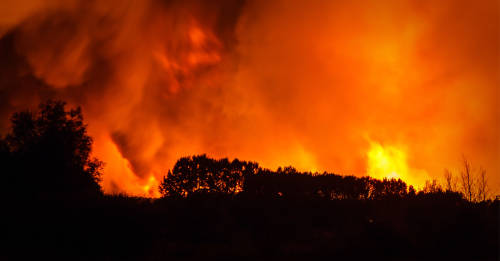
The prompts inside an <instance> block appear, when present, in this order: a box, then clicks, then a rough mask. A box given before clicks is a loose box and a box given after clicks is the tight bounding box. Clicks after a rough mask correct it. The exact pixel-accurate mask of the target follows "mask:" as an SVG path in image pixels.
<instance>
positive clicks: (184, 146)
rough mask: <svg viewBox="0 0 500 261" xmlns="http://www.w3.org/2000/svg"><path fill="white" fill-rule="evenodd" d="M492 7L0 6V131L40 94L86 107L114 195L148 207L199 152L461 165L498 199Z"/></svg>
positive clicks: (436, 169)
mask: <svg viewBox="0 0 500 261" xmlns="http://www.w3.org/2000/svg"><path fill="white" fill-rule="evenodd" d="M498 5H499V4H498V2H497V1H494V0H492V1H480V2H477V3H472V2H470V1H451V0H450V1H440V2H435V1H410V0H408V1H385V2H379V1H369V2H366V1H293V0H292V1H290V0H287V1H284V0H283V1H280V0H276V1H249V2H245V1H230V0H219V1H210V2H207V1H154V0H148V1H128V0H126V1H79V0H73V1H43V0H31V1H28V0H24V1H3V2H2V3H1V4H0V10H3V11H0V37H1V39H0V116H1V117H2V118H1V120H2V122H1V123H0V131H2V132H5V131H6V130H7V128H8V121H7V120H8V115H9V114H10V113H11V112H13V111H16V110H21V109H24V108H27V107H28V108H33V107H34V106H36V104H37V103H38V102H40V101H42V100H44V99H47V98H59V99H64V100H66V101H68V102H69V103H70V104H72V105H80V106H82V108H83V111H84V114H85V116H86V120H87V122H88V123H89V132H90V135H91V136H93V137H94V139H95V144H94V151H95V155H96V156H97V157H99V158H100V159H102V160H103V161H105V162H106V167H105V170H104V172H105V173H104V176H103V184H102V185H103V187H104V190H105V191H106V192H108V193H119V192H124V193H129V194H135V195H149V196H156V195H157V193H158V192H157V191H156V187H155V186H156V185H157V182H158V180H159V179H160V178H161V177H162V176H163V175H164V174H165V173H166V171H167V169H169V168H171V167H172V166H173V164H174V163H175V160H176V159H178V158H179V157H181V156H186V155H192V154H200V153H207V154H209V155H211V156H214V157H238V158H241V159H246V160H253V161H257V162H259V163H261V164H262V165H263V166H265V167H269V168H275V167H277V166H280V165H293V166H296V167H298V168H299V169H301V170H311V171H332V172H336V173H343V174H355V175H366V173H367V169H370V167H369V166H367V164H368V162H369V160H368V156H369V153H368V152H369V151H370V149H371V148H372V147H373V146H374V145H373V144H377V145H376V147H377V148H378V149H382V148H384V147H385V148H390V150H392V151H397V152H398V155H399V154H401V155H403V154H404V155H403V156H404V157H403V156H401V157H400V158H402V159H404V160H405V161H406V162H405V164H407V165H408V166H409V167H408V169H409V170H408V173H406V174H405V175H403V176H401V177H402V178H403V179H405V180H407V181H409V182H410V183H412V184H414V185H417V186H420V185H422V184H423V182H424V181H425V180H426V179H432V178H436V179H440V178H441V177H442V173H443V169H444V168H449V169H451V170H452V171H455V173H456V174H458V169H459V167H460V165H459V164H460V157H461V155H462V154H465V155H466V156H467V157H468V158H469V160H470V161H471V162H472V163H475V164H476V165H477V166H478V167H479V165H481V166H483V167H485V168H486V169H487V171H488V174H489V180H490V183H491V184H492V185H493V187H494V188H497V187H499V186H500V175H498V173H499V172H500V166H499V163H498V162H499V161H498V159H499V156H500V137H499V135H498V133H500V122H499V120H500V104H499V100H500V93H499V86H500V85H499V84H500V72H499V68H500V64H499V61H500V59H499V55H500V52H499V46H500V41H499V37H500V34H499V33H498V32H499V29H500V28H499V24H500V21H499V10H500V9H499V6H498ZM404 169H407V168H406V167H405V168H404Z"/></svg>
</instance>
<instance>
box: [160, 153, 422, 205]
mask: <svg viewBox="0 0 500 261" xmlns="http://www.w3.org/2000/svg"><path fill="white" fill-rule="evenodd" d="M160 192H161V194H162V195H163V196H164V197H176V196H177V197H178V196H182V197H187V196H189V195H192V194H193V193H222V194H228V195H234V194H235V193H236V192H241V193H243V194H245V195H247V196H249V195H250V196H261V197H285V198H295V199H299V198H323V199H359V200H361V199H385V198H404V197H407V196H409V195H410V194H409V191H408V190H407V186H406V183H405V182H403V181H402V180H401V179H397V180H396V179H383V180H378V179H373V178H370V177H361V178H360V177H355V176H342V175H336V174H331V173H323V174H318V173H316V174H312V173H308V172H298V171H297V170H296V169H295V168H293V167H285V168H278V170H276V171H271V170H269V169H263V168H260V167H259V166H258V164H256V163H253V162H246V161H239V160H238V159H235V160H234V161H232V162H230V161H229V160H228V159H226V158H225V159H220V160H216V159H212V158H208V157H207V156H206V155H201V156H193V157H185V158H181V159H179V160H178V161H177V163H176V164H175V166H174V169H173V171H169V172H168V174H167V175H166V176H165V177H164V178H163V181H162V183H161V185H160ZM413 193H414V191H413Z"/></svg>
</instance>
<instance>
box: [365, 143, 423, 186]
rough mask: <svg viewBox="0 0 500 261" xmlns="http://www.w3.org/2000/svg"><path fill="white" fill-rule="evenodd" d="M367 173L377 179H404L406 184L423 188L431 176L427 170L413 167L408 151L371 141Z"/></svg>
mask: <svg viewBox="0 0 500 261" xmlns="http://www.w3.org/2000/svg"><path fill="white" fill-rule="evenodd" d="M367 160H368V162H367V175H368V176H370V177H373V178H377V179H383V178H388V179H393V178H394V179H402V180H403V181H404V182H406V184H407V185H408V186H409V185H413V186H414V187H416V188H421V187H422V186H423V184H424V183H425V180H427V179H429V176H428V174H427V172H426V171H425V170H421V169H415V168H411V167H410V166H409V165H408V158H407V153H406V151H405V150H403V149H402V148H400V147H396V146H391V145H384V146H382V145H381V144H380V143H378V142H373V141H370V150H369V151H368V153H367Z"/></svg>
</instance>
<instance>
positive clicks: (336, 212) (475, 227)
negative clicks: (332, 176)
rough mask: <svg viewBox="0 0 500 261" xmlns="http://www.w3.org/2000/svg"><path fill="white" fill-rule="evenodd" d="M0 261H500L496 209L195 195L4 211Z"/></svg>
mask: <svg viewBox="0 0 500 261" xmlns="http://www.w3.org/2000/svg"><path fill="white" fill-rule="evenodd" d="M3 206H4V207H3V210H4V211H2V212H3V214H2V216H4V217H7V218H6V219H4V221H3V222H2V223H3V229H4V231H3V233H2V235H3V237H4V239H6V240H5V241H3V242H4V243H2V245H3V248H4V250H3V251H2V254H1V256H0V258H1V259H2V260H28V259H29V260H49V259H65V260H241V259H243V260H320V259H321V260H339V259H341V260H498V251H499V250H498V249H499V245H498V244H499V243H498V234H499V229H498V223H499V220H498V214H499V202H498V201H496V202H491V201H490V202H486V203H480V204H479V203H478V204H473V203H468V202H466V201H461V202H448V201H440V200H429V201H427V200H421V199H420V200H416V199H414V200H412V199H397V200H321V199H307V200H306V199H304V200H286V199H279V198H278V199H277V198H274V199H271V198H256V197H252V198H248V197H244V196H242V195H239V196H237V197H234V198H228V197H223V196H214V195H199V196H195V197H192V198H189V199H178V200H154V201H153V200H150V199H144V198H127V197H119V196H118V197H111V196H106V197H103V198H100V199H96V200H93V201H85V202H79V203H76V201H72V200H66V202H62V201H60V200H59V201H45V202H39V201H37V202H31V203H28V202H24V203H23V204H20V203H19V202H16V204H15V205H14V204H9V203H4V204H3Z"/></svg>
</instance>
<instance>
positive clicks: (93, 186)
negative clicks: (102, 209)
mask: <svg viewBox="0 0 500 261" xmlns="http://www.w3.org/2000/svg"><path fill="white" fill-rule="evenodd" d="M65 106H66V103H65V102H62V101H50V100H49V101H47V102H46V103H42V104H41V105H40V106H39V109H38V111H37V112H35V113H33V112H30V111H23V112H18V113H14V114H13V116H12V118H11V123H12V126H11V131H10V133H8V134H7V135H6V137H5V138H4V139H1V140H0V157H1V158H2V160H1V161H2V163H3V164H4V166H6V167H7V168H6V171H5V174H4V175H6V177H4V178H5V179H4V180H6V181H7V182H6V183H7V186H5V187H7V188H6V190H4V192H7V193H9V194H11V193H13V195H16V196H25V197H29V198H37V199H53V198H56V197H58V198H68V197H70V198H74V197H88V196H97V195H100V194H101V189H100V186H99V184H98V181H99V178H100V171H101V167H102V164H103V163H102V162H101V161H99V160H97V159H95V158H91V156H90V152H91V145H92V139H91V137H89V136H88V135H87V131H86V125H85V124H84V123H83V116H82V113H81V109H80V108H76V109H70V110H69V111H67V110H66V109H65Z"/></svg>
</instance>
